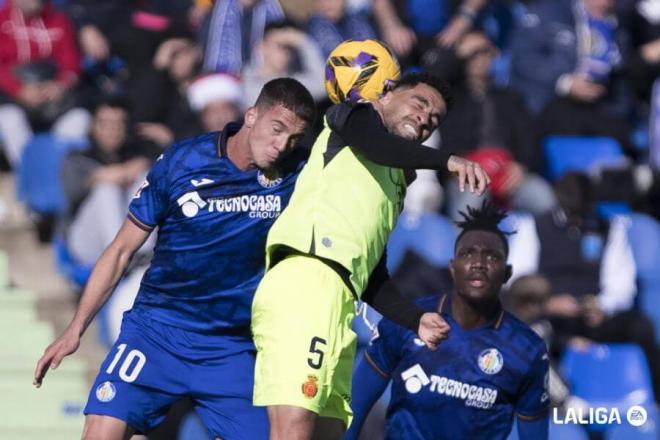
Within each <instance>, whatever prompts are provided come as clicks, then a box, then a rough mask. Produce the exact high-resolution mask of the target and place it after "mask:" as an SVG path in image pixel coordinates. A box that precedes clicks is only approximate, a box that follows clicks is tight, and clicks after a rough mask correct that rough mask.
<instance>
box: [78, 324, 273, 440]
mask: <svg viewBox="0 0 660 440" xmlns="http://www.w3.org/2000/svg"><path fill="white" fill-rule="evenodd" d="M254 360H255V349H254V345H253V344H252V341H251V340H250V339H249V338H246V337H238V336H218V335H205V334H200V333H195V332H190V331H186V330H182V329H179V328H175V327H171V326H168V325H165V324H161V323H159V322H157V321H154V320H151V319H149V318H147V317H145V316H143V315H141V314H140V313H139V312H137V311H129V312H127V313H126V314H125V315H124V321H123V323H122V327H121V333H120V335H119V338H118V339H117V342H116V343H115V344H114V345H113V347H112V349H111V350H110V353H109V354H108V357H107V358H106V359H105V361H103V363H102V364H101V369H100V372H99V374H98V376H97V377H96V381H95V382H94V385H93V387H92V389H91V391H90V393H89V398H88V400H87V406H86V407H85V411H84V412H85V414H86V415H87V414H97V415H104V416H111V417H115V418H118V419H120V420H123V421H125V422H126V423H127V424H128V425H129V426H130V427H132V428H133V429H135V430H136V431H137V432H138V433H142V434H146V433H149V432H150V431H152V430H153V429H154V428H155V427H156V426H158V425H159V424H160V423H161V422H162V421H163V420H164V419H165V415H166V414H167V411H168V410H169V408H170V406H171V405H172V404H173V403H174V402H175V401H177V400H179V399H180V398H182V397H190V398H192V400H193V403H194V407H195V411H196V412H197V413H198V414H199V416H200V418H201V419H202V421H203V422H204V424H205V425H206V427H207V428H208V429H209V432H210V434H211V435H212V436H213V437H214V438H215V437H221V438H223V439H227V440H233V439H250V440H252V439H261V438H264V439H265V438H268V432H269V429H268V416H267V414H266V411H265V409H264V408H259V407H254V406H252V388H253V385H254Z"/></svg>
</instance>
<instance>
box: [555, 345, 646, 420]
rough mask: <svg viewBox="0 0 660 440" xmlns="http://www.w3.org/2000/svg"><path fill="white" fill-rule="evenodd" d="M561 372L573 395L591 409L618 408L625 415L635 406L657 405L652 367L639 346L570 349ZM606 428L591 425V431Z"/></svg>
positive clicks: (601, 346)
mask: <svg viewBox="0 0 660 440" xmlns="http://www.w3.org/2000/svg"><path fill="white" fill-rule="evenodd" d="M561 369H562V373H563V376H564V378H565V379H566V381H567V383H568V384H569V387H570V388H571V394H572V395H574V396H576V397H578V398H580V399H582V400H584V401H585V402H587V404H588V405H589V406H590V407H605V408H614V407H616V408H618V409H619V411H620V412H621V413H622V415H623V416H625V411H627V410H628V408H630V407H631V406H633V405H642V406H648V405H654V397H653V388H652V386H651V376H650V373H649V367H648V364H647V362H646V358H645V357H644V353H643V352H642V350H641V348H639V347H638V346H637V345H632V344H593V345H592V346H591V347H590V348H589V349H587V350H586V351H577V350H575V349H572V348H568V349H567V350H566V352H565V353H564V356H563V358H562V361H561ZM605 384H606V385H605ZM606 429H607V425H589V430H591V431H601V432H602V431H604V430H606Z"/></svg>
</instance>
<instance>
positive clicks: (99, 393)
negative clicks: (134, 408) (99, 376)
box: [96, 381, 117, 403]
mask: <svg viewBox="0 0 660 440" xmlns="http://www.w3.org/2000/svg"><path fill="white" fill-rule="evenodd" d="M116 395H117V389H116V388H115V386H114V385H113V384H112V382H108V381H106V382H103V383H102V384H101V385H99V386H98V387H96V398H97V399H98V400H99V401H100V402H104V403H105V402H110V401H111V400H112V399H114V398H115V396H116Z"/></svg>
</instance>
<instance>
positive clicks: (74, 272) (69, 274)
mask: <svg viewBox="0 0 660 440" xmlns="http://www.w3.org/2000/svg"><path fill="white" fill-rule="evenodd" d="M53 252H54V253H55V264H56V266H57V270H58V271H59V272H60V273H61V274H62V275H64V276H65V277H66V278H67V279H68V280H69V281H71V282H72V283H73V284H75V285H76V286H78V287H79V288H82V287H84V286H85V284H87V279H88V278H89V276H90V274H91V273H92V266H90V265H86V264H82V263H79V262H78V261H76V259H75V258H74V257H73V255H71V253H70V252H69V249H68V248H67V246H66V242H65V241H64V237H62V236H56V237H55V238H53Z"/></svg>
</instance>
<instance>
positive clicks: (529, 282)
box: [502, 275, 570, 406]
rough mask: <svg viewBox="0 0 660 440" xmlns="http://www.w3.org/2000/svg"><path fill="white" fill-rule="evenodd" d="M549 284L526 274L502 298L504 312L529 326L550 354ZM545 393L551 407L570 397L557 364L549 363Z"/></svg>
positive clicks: (540, 278) (551, 338) (544, 279)
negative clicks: (547, 316)
mask: <svg viewBox="0 0 660 440" xmlns="http://www.w3.org/2000/svg"><path fill="white" fill-rule="evenodd" d="M550 295H551V288H550V282H549V281H548V280H547V278H545V277H544V276H542V275H525V276H522V277H520V278H518V279H517V280H516V281H514V282H513V283H512V284H511V287H509V289H507V291H506V292H505V294H504V295H503V298H502V299H503V302H504V304H505V309H508V310H509V311H510V312H511V313H513V314H514V315H515V316H516V318H518V319H520V320H521V321H523V322H524V323H525V324H527V325H529V326H530V328H531V329H532V330H534V332H535V333H536V334H537V335H539V336H540V337H541V338H542V339H543V341H544V342H545V344H546V346H547V347H548V351H549V352H551V351H552V341H553V339H554V333H553V330H552V324H551V323H550V321H549V320H548V319H546V316H545V304H546V302H547V301H548V299H549V298H550ZM548 382H549V383H548V393H549V394H550V401H551V402H552V404H553V406H559V405H561V404H562V403H564V402H566V401H567V399H568V398H569V394H570V393H569V389H568V386H567V385H566V383H565V382H564V381H563V379H562V378H561V376H560V375H559V373H557V365H556V362H553V359H551V360H550V370H549V376H548Z"/></svg>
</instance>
